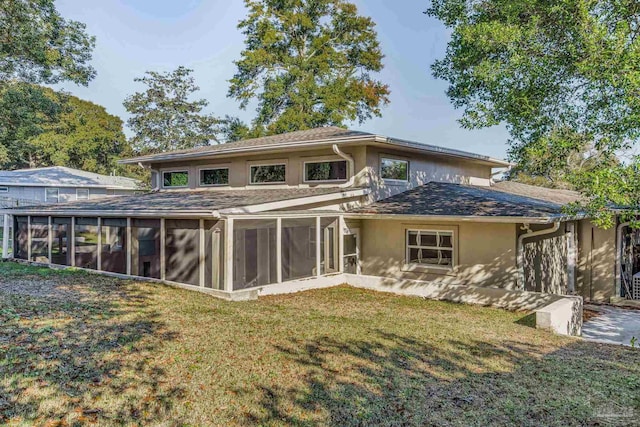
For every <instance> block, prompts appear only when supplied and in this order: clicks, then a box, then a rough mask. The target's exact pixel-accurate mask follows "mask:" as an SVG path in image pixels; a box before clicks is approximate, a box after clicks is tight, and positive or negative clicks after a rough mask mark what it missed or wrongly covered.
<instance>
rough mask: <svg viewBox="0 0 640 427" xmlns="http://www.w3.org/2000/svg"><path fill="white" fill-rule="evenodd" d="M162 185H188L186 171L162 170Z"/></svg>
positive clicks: (177, 186)
mask: <svg viewBox="0 0 640 427" xmlns="http://www.w3.org/2000/svg"><path fill="white" fill-rule="evenodd" d="M162 186H163V187H165V188H168V187H173V188H181V187H188V186H189V172H188V171H167V172H162Z"/></svg>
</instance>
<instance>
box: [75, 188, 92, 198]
mask: <svg viewBox="0 0 640 427" xmlns="http://www.w3.org/2000/svg"><path fill="white" fill-rule="evenodd" d="M79 191H86V192H87V197H86V198H84V197H83V198H82V199H81V198H80V196H79V194H78V192H79ZM90 198H91V190H90V189H88V188H76V200H89V199H90Z"/></svg>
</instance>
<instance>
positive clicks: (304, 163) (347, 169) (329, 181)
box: [302, 159, 350, 184]
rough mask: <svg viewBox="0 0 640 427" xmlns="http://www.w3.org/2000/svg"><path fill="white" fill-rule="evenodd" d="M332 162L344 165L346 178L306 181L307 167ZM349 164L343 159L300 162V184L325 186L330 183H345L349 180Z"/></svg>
mask: <svg viewBox="0 0 640 427" xmlns="http://www.w3.org/2000/svg"><path fill="white" fill-rule="evenodd" d="M332 162H344V163H345V165H346V168H345V170H346V177H345V178H344V179H319V180H312V179H307V165H308V164H311V163H332ZM349 172H350V171H349V162H347V161H346V160H344V159H322V160H305V161H304V162H302V182H303V183H305V184H327V183H332V182H346V181H348V180H349Z"/></svg>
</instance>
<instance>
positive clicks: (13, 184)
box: [0, 181, 144, 191]
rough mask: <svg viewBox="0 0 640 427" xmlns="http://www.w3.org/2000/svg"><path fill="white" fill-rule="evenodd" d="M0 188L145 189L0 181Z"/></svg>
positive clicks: (86, 184) (107, 185) (106, 185)
mask: <svg viewBox="0 0 640 427" xmlns="http://www.w3.org/2000/svg"><path fill="white" fill-rule="evenodd" d="M0 186H5V187H11V188H13V187H39V188H78V187H82V188H104V189H107V190H123V191H142V190H144V189H143V188H140V187H123V186H119V185H111V184H105V185H100V184H88V183H84V182H83V183H77V184H63V183H56V184H51V183H38V182H36V183H33V182H31V183H30V182H12V181H0Z"/></svg>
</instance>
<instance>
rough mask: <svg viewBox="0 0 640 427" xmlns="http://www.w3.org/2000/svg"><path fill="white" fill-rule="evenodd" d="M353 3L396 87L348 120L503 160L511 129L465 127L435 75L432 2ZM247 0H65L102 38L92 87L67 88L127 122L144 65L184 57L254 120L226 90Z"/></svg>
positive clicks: (66, 8) (164, 66) (442, 44)
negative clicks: (370, 111)
mask: <svg viewBox="0 0 640 427" xmlns="http://www.w3.org/2000/svg"><path fill="white" fill-rule="evenodd" d="M354 2H355V3H356V4H357V5H358V7H359V10H360V13H361V14H363V15H367V16H370V17H372V18H373V20H374V21H375V22H376V24H377V31H378V35H379V39H380V42H381V45H382V50H383V52H384V53H385V55H386V57H385V59H384V64H385V68H384V70H383V71H382V72H381V73H380V75H379V79H380V80H382V81H383V82H385V83H386V84H388V85H389V86H390V88H391V92H392V93H391V103H390V104H389V105H388V106H387V107H386V108H385V109H384V110H383V117H382V118H375V119H372V120H370V121H367V122H365V123H364V124H362V125H359V124H358V123H354V124H350V126H349V127H350V128H353V129H361V130H365V131H368V132H375V133H380V134H383V135H388V136H395V137H398V138H405V139H410V140H415V141H420V142H425V143H429V144H434V145H442V146H446V147H452V148H457V149H461V150H467V151H473V152H478V153H482V154H486V155H490V156H493V157H497V158H504V157H505V156H506V149H507V145H506V142H507V138H508V134H507V132H506V130H505V129H504V128H502V127H495V128H490V129H483V130H473V131H470V130H465V129H462V128H461V127H460V126H459V124H458V122H457V121H456V120H457V119H458V118H459V117H460V112H459V111H456V110H454V108H453V107H452V106H451V104H450V102H449V100H448V98H447V96H446V95H445V90H446V87H447V86H446V84H445V83H444V82H442V81H438V80H436V79H434V78H433V77H432V76H431V73H430V70H429V66H430V64H431V63H432V62H433V61H434V60H435V59H437V58H440V57H442V55H443V54H444V51H445V48H446V43H447V41H448V33H447V31H446V29H445V28H444V27H443V26H442V25H441V24H440V23H439V22H437V21H435V20H432V19H430V18H428V17H427V16H425V15H424V14H423V13H422V11H423V10H424V9H425V8H426V5H427V4H428V0H425V1H424V2H421V1H418V2H413V1H412V2H409V1H389V0H354ZM423 3H424V4H423ZM243 4H244V2H243V1H241V0H180V1H175V0H126V1H125V0H101V1H87V0H58V1H57V7H58V10H59V11H60V12H61V13H62V15H63V16H65V17H66V18H70V19H75V20H78V21H81V22H84V23H85V24H86V25H87V31H88V32H89V33H90V34H93V35H95V36H96V38H97V42H96V49H95V51H94V55H93V62H92V63H93V66H94V67H95V68H96V70H97V71H98V76H97V77H96V79H95V80H93V81H92V82H91V83H90V84H89V86H88V87H79V86H75V85H72V84H65V85H62V87H63V88H64V89H65V90H67V91H69V92H71V93H72V94H74V95H76V96H78V97H81V98H83V99H88V100H90V101H93V102H95V103H98V104H101V105H104V106H105V107H106V108H107V111H109V112H110V113H111V114H116V115H118V116H120V117H122V118H123V119H124V120H126V118H127V113H126V111H125V109H124V107H123V106H122V101H123V100H124V98H125V97H126V96H127V95H129V94H132V93H134V92H135V91H138V90H142V86H140V85H139V84H138V83H135V82H134V81H133V79H134V78H135V77H139V76H142V75H143V73H144V72H145V71H147V70H153V71H170V70H173V69H175V68H176V67H178V66H179V65H184V66H187V67H189V68H192V69H193V70H194V77H195V78H196V81H197V83H198V85H199V86H200V88H201V91H200V93H199V97H201V98H205V99H207V100H208V101H209V107H208V110H209V111H210V112H212V113H214V114H216V115H219V116H224V115H226V114H229V115H232V116H233V115H236V116H240V117H241V118H243V119H245V120H249V119H250V118H251V117H252V115H253V111H251V110H250V109H249V110H247V111H241V110H239V108H238V104H237V102H236V101H234V100H232V99H228V98H227V97H226V93H227V88H228V80H229V79H230V78H231V77H232V76H233V74H234V71H235V68H234V65H233V61H234V60H236V59H238V58H239V55H240V51H241V50H242V48H243V46H244V44H243V37H242V34H240V32H239V31H238V30H237V29H236V25H237V23H238V21H239V20H240V19H241V18H242V17H244V15H245V9H244V5H243Z"/></svg>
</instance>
